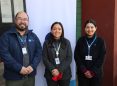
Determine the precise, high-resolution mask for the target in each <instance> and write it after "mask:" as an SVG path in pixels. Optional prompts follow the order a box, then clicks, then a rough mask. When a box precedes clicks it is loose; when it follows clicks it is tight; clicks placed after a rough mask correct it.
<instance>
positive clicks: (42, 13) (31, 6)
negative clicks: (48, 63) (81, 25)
mask: <svg viewBox="0 0 117 86" xmlns="http://www.w3.org/2000/svg"><path fill="white" fill-rule="evenodd" d="M26 8H27V12H28V15H29V18H30V25H29V28H30V29H33V30H34V32H35V33H36V34H37V35H38V37H39V39H40V41H41V44H42V45H43V42H44V39H45V36H46V34H47V33H48V32H49V31H50V26H51V24H52V23H53V22H55V21H59V22H62V24H63V26H64V30H65V37H66V38H68V39H69V40H70V42H71V45H72V51H74V47H75V42H76V0H26ZM71 68H72V79H71V80H74V79H75V63H74V61H72V64H71ZM43 74H44V65H43V63H42V62H41V64H39V66H38V71H37V76H36V86H46V81H45V78H44V76H43Z"/></svg>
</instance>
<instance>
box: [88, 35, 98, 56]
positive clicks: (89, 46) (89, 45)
mask: <svg viewBox="0 0 117 86" xmlns="http://www.w3.org/2000/svg"><path fill="white" fill-rule="evenodd" d="M96 38H97V37H95V38H94V39H93V41H92V42H91V44H89V43H88V41H87V40H86V42H87V46H88V56H90V48H91V46H92V45H93V43H94V42H95V40H96Z"/></svg>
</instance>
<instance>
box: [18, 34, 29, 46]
mask: <svg viewBox="0 0 117 86" xmlns="http://www.w3.org/2000/svg"><path fill="white" fill-rule="evenodd" d="M18 38H19V41H20V43H21V45H22V47H23V46H24V45H25V44H26V38H27V36H23V37H21V36H18Z"/></svg>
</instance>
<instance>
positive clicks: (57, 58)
mask: <svg viewBox="0 0 117 86" xmlns="http://www.w3.org/2000/svg"><path fill="white" fill-rule="evenodd" d="M47 36H48V37H46V40H45V42H44V45H43V62H44V65H45V74H44V76H45V78H46V81H47V85H48V86H69V84H70V78H71V68H70V64H71V61H72V51H71V45H70V42H69V40H68V39H66V38H64V29H63V25H62V24H61V23H60V22H54V23H53V24H52V26H51V32H50V33H49V35H47Z"/></svg>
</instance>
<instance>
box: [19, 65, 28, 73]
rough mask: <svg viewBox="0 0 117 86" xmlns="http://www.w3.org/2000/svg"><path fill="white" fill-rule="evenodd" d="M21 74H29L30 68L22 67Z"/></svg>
mask: <svg viewBox="0 0 117 86" xmlns="http://www.w3.org/2000/svg"><path fill="white" fill-rule="evenodd" d="M20 74H22V75H27V74H28V70H27V69H26V67H24V66H23V67H22V69H21V71H20Z"/></svg>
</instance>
